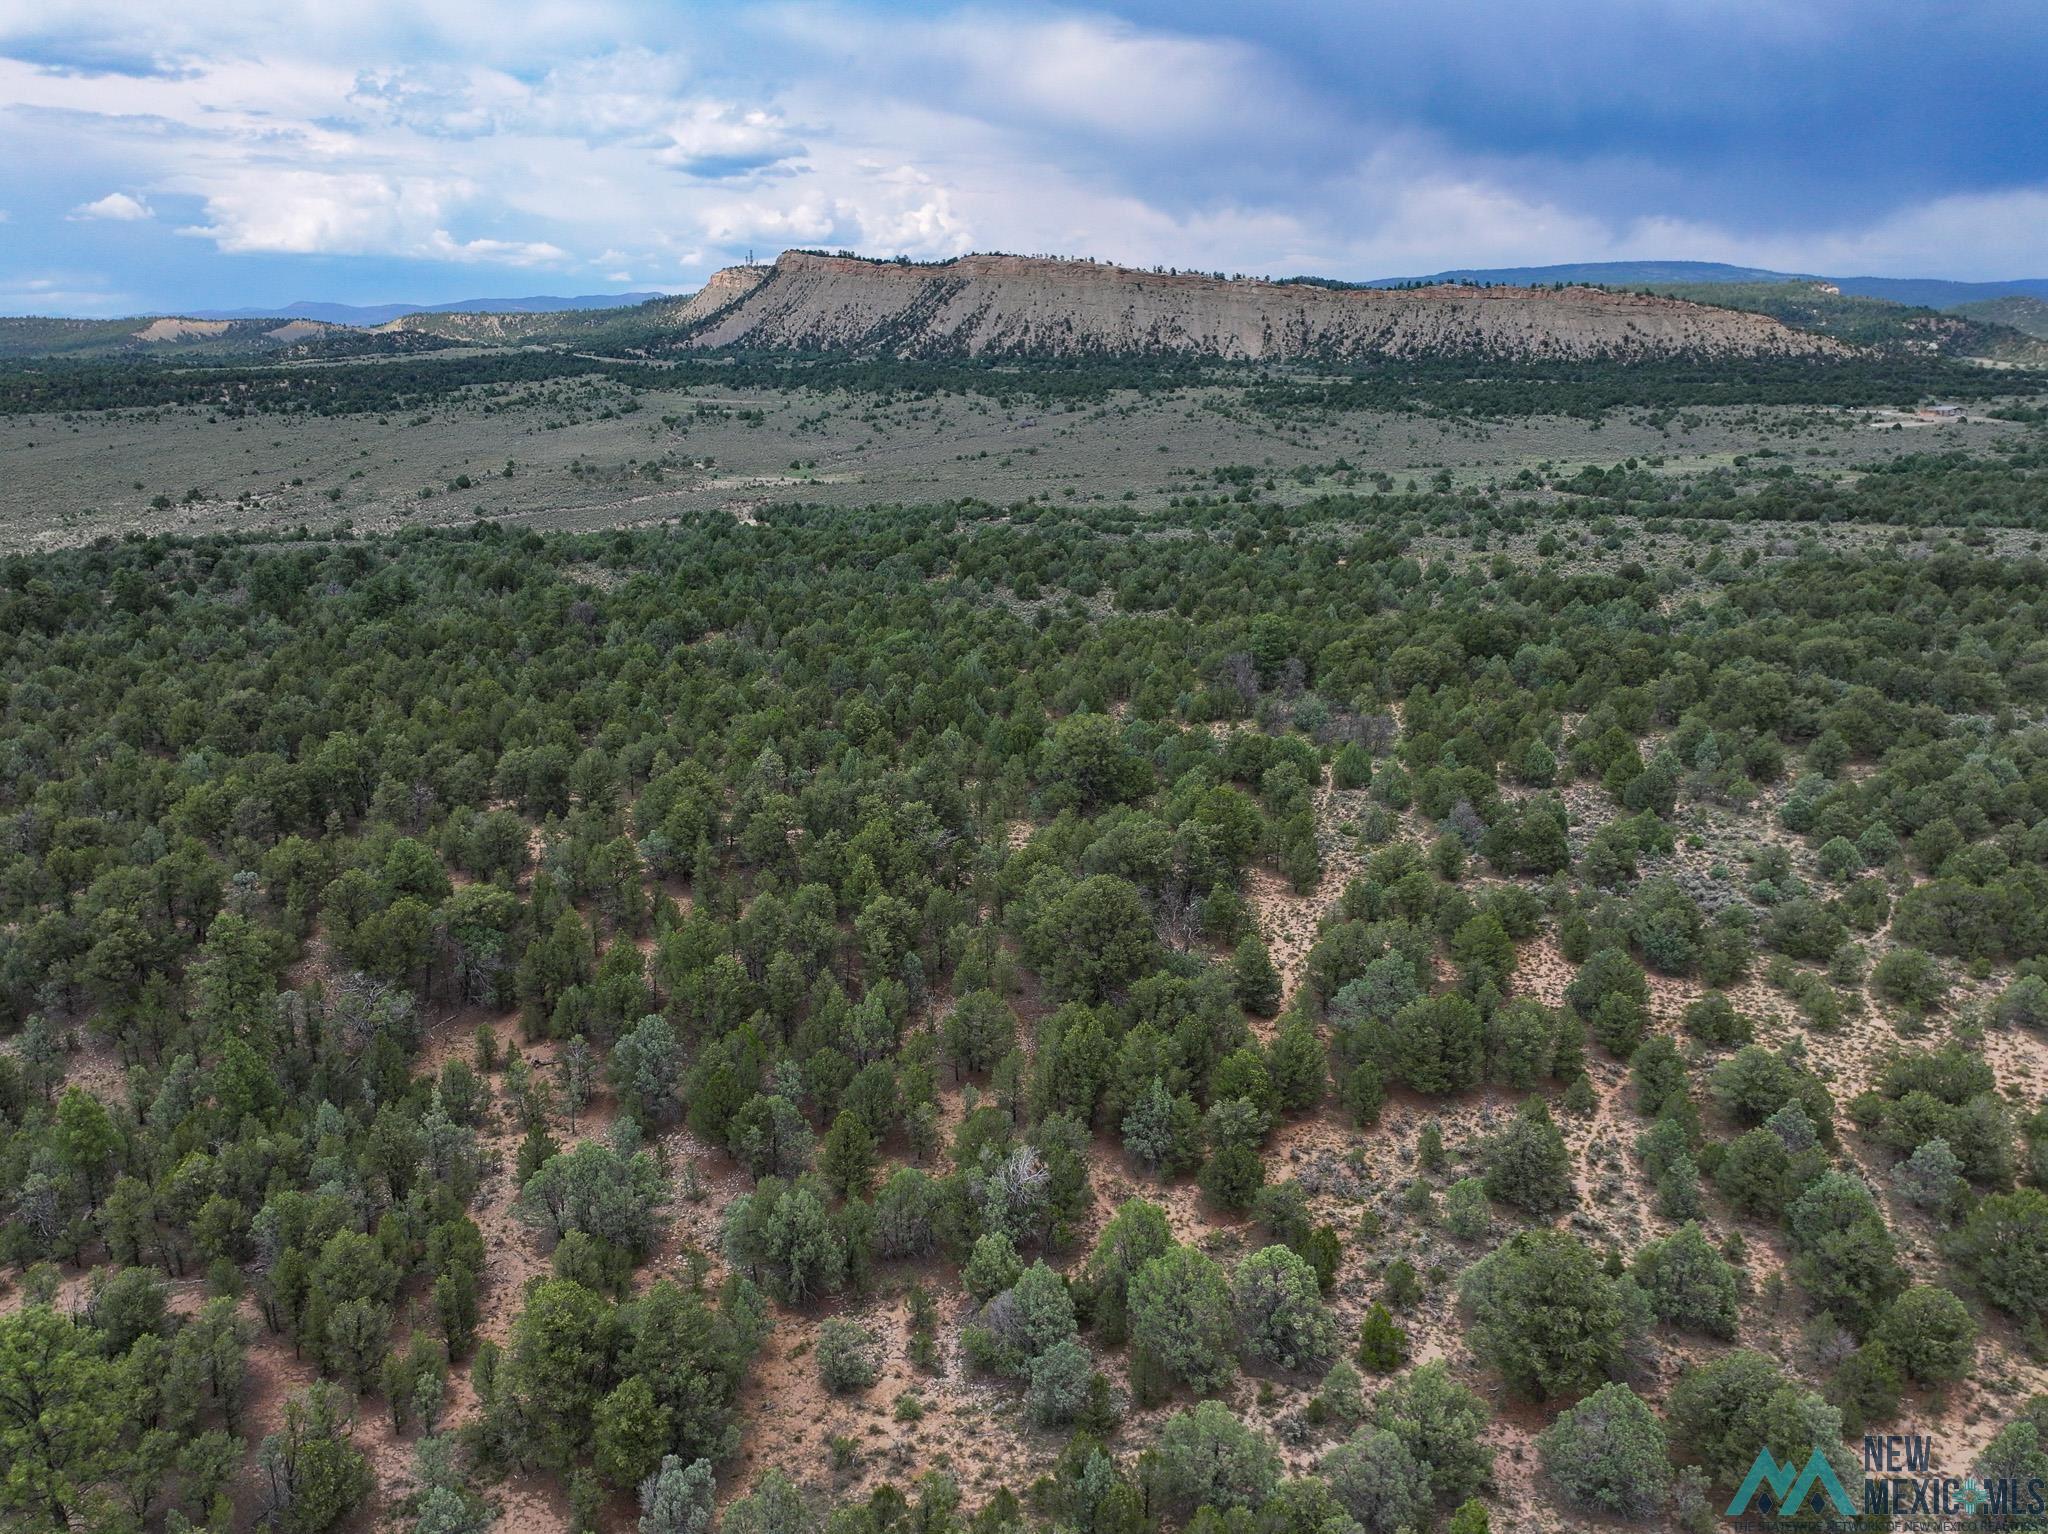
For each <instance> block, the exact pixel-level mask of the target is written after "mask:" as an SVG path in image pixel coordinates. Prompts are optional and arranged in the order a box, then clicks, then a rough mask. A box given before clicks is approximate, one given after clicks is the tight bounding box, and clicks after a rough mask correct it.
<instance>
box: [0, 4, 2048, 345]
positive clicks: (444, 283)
mask: <svg viewBox="0 0 2048 1534" xmlns="http://www.w3.org/2000/svg"><path fill="white" fill-rule="evenodd" d="M2044 81H2048V6H2044V5H2042V4H2040V3H2038V0H1946V3H1942V4H1929V3H1926V0H1917V3H1912V4H1906V3H1894V0H1863V3H1856V4H1851V3H1848V0H1689V3H1685V4H1676V3H1670V4H1667V3H1664V0H1632V3H1617V0H1549V3H1547V4H1544V5H1541V6H1534V5H1529V4H1527V3H1526V0H1517V3H1508V0H1436V3H1433V4H1431V5H1428V6H1420V5H1388V4H1377V3H1353V4H1337V3H1311V0H1264V3H1261V4H1256V5H1233V4H1224V3H1221V0H1174V3H1171V4H1168V3H1165V0H1113V3H1107V4H1102V5H1096V6H1088V7H1076V8H1066V7H1053V6H1044V5H1019V4H1009V5H1002V4H996V5H972V6H963V7H956V6H938V5H907V4H881V3H872V4H858V3H826V4H806V3H796V4H783V3H774V0H769V3H755V4H748V3H744V0H727V3H722V4H718V5H700V4H686V3H674V0H670V3H654V0H539V3H518V0H498V3H492V0H404V3H389V0H349V3H347V4H341V5H337V4H334V3H332V0H321V3H304V0H199V3H197V4H186V5H182V6H181V5H166V4H164V3H162V0H150V3H146V4H142V3H130V0H66V3H64V4H61V5H52V4H50V3H49V0H0V312H8V313H22V312H43V313H56V312H67V313H81V314H97V313H131V312H137V311H142V310H163V309H177V308H201V307H229V306H235V305H241V304H274V303H281V302H286V301H289V300H291V299H295V298H325V299H336V300H341V301H348V302H375V301H384V300H392V299H405V300H418V301H439V300H445V299H453V298H464V297H472V296H501V297H510V296H517V295H521V294H528V293H558V294H567V293H587V292H608V291H618V290H622V289H626V288H640V289H655V288H660V289H685V288H690V287H694V286H695V285H696V284H697V283H698V282H699V281H701V280H702V278H703V276H704V275H705V273H706V272H708V271H710V270H712V269H714V268H716V267H718V266H722V265H726V264H728V263H730V262H732V261H734V260H737V259H742V258H744V256H745V255H746V253H747V251H748V250H749V249H752V250H754V251H756V252H758V253H760V254H762V255H768V254H772V253H773V252H775V251H778V250H780V249H782V248H784V247H785V246H790V245H821V246H830V247H838V246H848V247H852V248H856V249H859V250H862V251H864V252H868V253H872V254H879V255H894V254H898V253H904V254H909V255H912V256H917V257H925V258H929V257H937V256H947V255H955V254H959V253H961V252H964V251H967V250H990V249H999V250H1013V251H1036V252H1056V253H1064V254H1086V255H1094V256H1098V257H1102V258H1105V259H1109V260H1117V261H1124V262H1129V263H1133V264H1140V265H1150V264H1153V263H1161V264H1169V265H1180V266H1192V267H1201V268H1211V269H1222V270H1227V271H1243V272H1260V273H1270V274H1274V275H1280V274H1288V273H1297V272H1313V273H1320V274H1325V275H1330V276H1342V277H1372V276H1385V275H1393V274H1400V273H1408V272H1424V271H1430V270H1435V269H1440V268H1444V267H1453V266H1493V265H1511V264H1527V263H1543V262H1553V261H1580V260H1613V259H1629V258H1664V259H1669V258H1690V259H1702V260H1724V261H1736V262H1741V263H1746V264H1754V265H1762V266H1774V267H1780V268H1788V269H1794V270H1805V271H1819V272H1828V273H1833V274H1838V275H1847V274H1864V273H1874V274H1880V275H1900V276H1904V275H1928V276H1947V277H1961V278H2001V277H2022V276H2043V275H2048V86H2044V83H2043V82H2044Z"/></svg>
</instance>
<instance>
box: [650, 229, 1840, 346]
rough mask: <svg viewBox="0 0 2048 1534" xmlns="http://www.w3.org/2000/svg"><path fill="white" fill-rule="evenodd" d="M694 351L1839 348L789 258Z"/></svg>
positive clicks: (1721, 326)
mask: <svg viewBox="0 0 2048 1534" xmlns="http://www.w3.org/2000/svg"><path fill="white" fill-rule="evenodd" d="M685 307H686V308H688V309H693V310H695V311H696V314H695V316H694V317H693V318H692V319H688V320H685V319H683V318H682V317H681V315H678V322H679V323H680V324H682V325H683V326H685V327H686V328H685V329H684V330H683V332H682V334H681V335H679V336H678V337H677V340H678V341H679V342H680V343H681V344H684V345H687V346H691V347H718V346H745V347H759V348H764V349H802V350H809V351H848V352H856V353H862V354H868V355H894V356H903V357H933V356H959V355H966V356H1004V355H1040V356H1047V355H1050V356H1063V355H1082V354H1103V353H1115V354H1128V353H1151V354H1168V355H1171V354H1187V355H1200V356H1215V357H1221V358H1228V359H1245V360H1259V359H1265V360H1281V359H1292V358H1300V359H1315V358H1325V359H1345V358H1355V357H1365V356H1394V357H1422V356H1456V355H1477V356H1493V357H1508V358H1518V359H1544V358H1553V359H1593V358H1607V359H1617V360H1630V359H1643V358H1652V357H1660V356H1673V355H1680V354H1702V355H1711V356H1722V357H1784V356H1837V355H1843V354H1845V353H1846V351H1847V348H1845V347H1843V346H1842V345H1841V344H1840V343H1838V342H1834V341H1831V340H1828V339H1826V338H1825V337H1820V336H1814V335H1809V334H1807V333H1805V332H1802V331H1797V330H1793V329H1791V328H1789V327H1787V326H1785V325H1783V324H1780V323H1779V322H1778V321H1776V320H1773V319H1770V318H1768V317H1766V316H1764V315H1758V314H1745V313H1737V312H1734V311H1730V310H1724V309H1714V308H1708V307H1706V306H1704V305H1699V304H1692V303H1686V302H1683V301H1680V300H1677V299H1669V298H1651V297H1642V296H1638V295H1634V294H1622V293H1607V292H1600V291H1596V290H1594V289H1590V288H1568V289H1565V290H1563V291H1552V290H1549V289H1530V288H1485V289H1482V288H1467V287H1454V286H1442V287H1433V288H1423V289H1411V290H1406V291H1391V290H1387V289H1332V288H1320V287H1314V286H1309V285H1304V284H1296V283H1274V282H1263V281H1256V280H1246V281H1239V282H1226V281H1222V280H1219V279H1217V278H1214V277H1202V276H1192V275H1189V276H1164V275H1160V274H1157V273H1153V272H1141V271H1133V270H1130V269H1128V268H1124V267H1117V266H1107V265H1102V264H1099V263H1095V262H1088V261H1053V260H1043V259H1039V258H1035V257H1025V256H983V255H975V256H963V257H961V258H959V259H958V260H955V261H950V262H945V263H941V264H936V265H929V266H910V265H898V264H893V263H887V262H876V261H863V260H858V259H853V258H848V257H837V256H821V255H811V254H806V253H803V252H799V251H790V252H787V253H785V254H784V255H783V256H782V257H781V258H780V259H779V260H777V261H776V263H775V264H774V266H773V267H733V268H729V269H727V270H726V271H722V272H720V273H718V274H717V275H716V276H714V277H713V278H712V279H711V282H710V283H709V284H707V285H706V287H705V289H704V290H703V291H702V292H701V293H699V294H697V295H695V296H694V297H693V298H692V299H691V300H690V301H689V304H688V305H686V306H685Z"/></svg>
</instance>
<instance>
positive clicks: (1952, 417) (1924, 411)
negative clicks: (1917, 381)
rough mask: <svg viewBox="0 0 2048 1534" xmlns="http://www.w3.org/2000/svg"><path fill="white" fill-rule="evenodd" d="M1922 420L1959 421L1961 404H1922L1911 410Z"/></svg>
mask: <svg viewBox="0 0 2048 1534" xmlns="http://www.w3.org/2000/svg"><path fill="white" fill-rule="evenodd" d="M1913 413H1914V414H1915V415H1917V416H1919V417H1920V419H1921V420H1923V421H1960V420H1961V419H1962V418H1963V407H1962V406H1961V405H1922V406H1921V407H1920V408H1919V409H1918V410H1916V411H1914V412H1913Z"/></svg>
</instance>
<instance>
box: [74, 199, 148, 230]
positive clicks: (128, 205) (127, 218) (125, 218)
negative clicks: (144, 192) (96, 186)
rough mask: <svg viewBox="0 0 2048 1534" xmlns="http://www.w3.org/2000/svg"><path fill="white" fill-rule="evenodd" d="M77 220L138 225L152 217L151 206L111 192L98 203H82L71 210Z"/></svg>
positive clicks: (139, 200)
mask: <svg viewBox="0 0 2048 1534" xmlns="http://www.w3.org/2000/svg"><path fill="white" fill-rule="evenodd" d="M71 216H72V217H73V218H75V219H106V220H109V221H111V222H113V223H117V224H132V223H138V222H140V221H141V220H143V219H146V218H148V217H150V211H149V204H148V203H146V202H144V201H142V199H141V198H139V197H130V196H129V195H128V194H127V193H126V192H109V193H107V195H106V196H104V197H102V198H100V199H99V200H98V201H97V202H82V203H80V204H79V205H78V206H77V207H75V208H73V209H72V210H71Z"/></svg>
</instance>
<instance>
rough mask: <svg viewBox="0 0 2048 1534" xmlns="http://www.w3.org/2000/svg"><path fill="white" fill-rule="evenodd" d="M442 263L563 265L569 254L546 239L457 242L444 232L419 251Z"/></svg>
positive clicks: (429, 237)
mask: <svg viewBox="0 0 2048 1534" xmlns="http://www.w3.org/2000/svg"><path fill="white" fill-rule="evenodd" d="M420 253H421V254H423V255H431V256H435V257H438V258H439V259H440V260H443V261H464V262H468V261H489V262H492V263H495V264H496V265H499V266H560V265H562V264H563V263H564V262H566V261H567V260H568V259H569V253H568V252H567V251H566V250H564V249H562V247H561V246H559V245H550V244H549V243H548V242H547V241H546V240H482V239H479V240H458V239H455V238H454V237H453V236H452V235H450V234H449V233H448V231H447V230H445V229H436V230H435V231H434V232H433V233H432V234H431V235H429V236H428V237H427V241H426V245H425V247H424V249H423V250H422V251H421V252H420Z"/></svg>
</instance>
